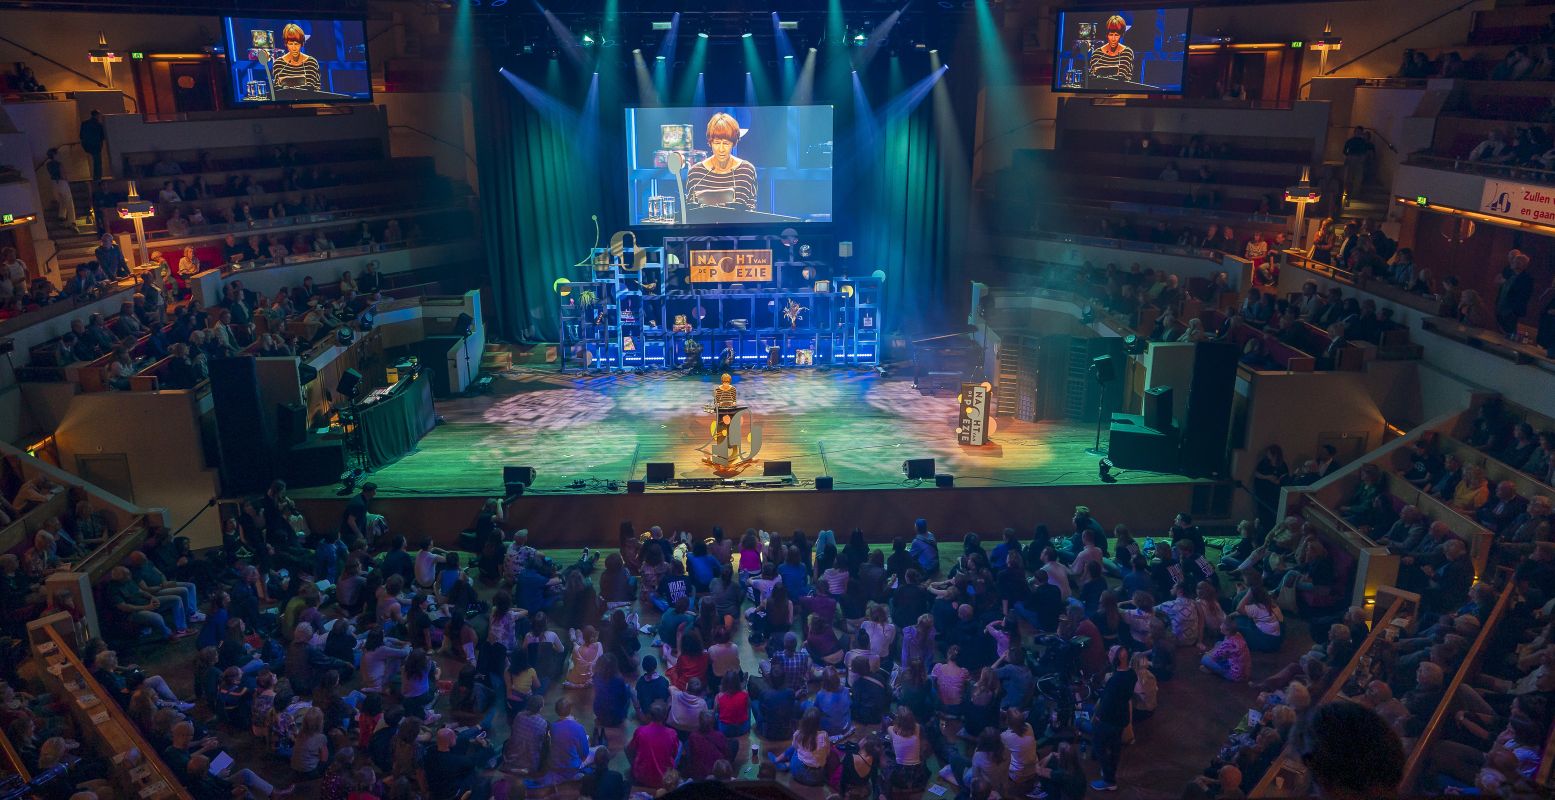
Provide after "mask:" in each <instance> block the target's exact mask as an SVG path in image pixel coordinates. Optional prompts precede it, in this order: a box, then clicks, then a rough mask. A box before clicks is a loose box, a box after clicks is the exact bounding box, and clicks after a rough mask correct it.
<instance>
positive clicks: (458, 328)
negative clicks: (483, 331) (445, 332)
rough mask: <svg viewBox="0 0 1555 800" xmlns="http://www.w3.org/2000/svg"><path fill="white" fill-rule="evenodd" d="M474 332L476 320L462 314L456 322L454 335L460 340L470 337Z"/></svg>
mask: <svg viewBox="0 0 1555 800" xmlns="http://www.w3.org/2000/svg"><path fill="white" fill-rule="evenodd" d="M474 330H475V319H474V318H473V317H471V316H470V315H469V314H460V315H459V318H458V319H456V320H454V335H455V336H457V337H459V338H460V339H463V338H464V337H466V336H469V335H470V333H471V332H472V331H474Z"/></svg>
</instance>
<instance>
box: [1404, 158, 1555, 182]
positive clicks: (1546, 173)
mask: <svg viewBox="0 0 1555 800" xmlns="http://www.w3.org/2000/svg"><path fill="white" fill-rule="evenodd" d="M1404 166H1414V167H1429V168H1431V169H1444V170H1450V171H1452V172H1462V173H1467V174H1470V175H1481V176H1484V177H1487V178H1525V179H1531V180H1536V181H1539V182H1542V183H1555V170H1552V169H1539V168H1537V167H1514V166H1509V165H1506V164H1485V163H1482V162H1478V161H1470V160H1468V159H1467V158H1455V157H1453V156H1438V155H1432V154H1430V153H1413V154H1411V155H1410V156H1409V158H1408V159H1406V160H1405V161H1404Z"/></svg>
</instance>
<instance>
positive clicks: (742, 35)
mask: <svg viewBox="0 0 1555 800" xmlns="http://www.w3.org/2000/svg"><path fill="white" fill-rule="evenodd" d="M740 38H741V39H749V38H751V32H750V31H746V32H744V33H742V34H740Z"/></svg>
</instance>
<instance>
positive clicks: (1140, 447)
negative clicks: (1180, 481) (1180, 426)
mask: <svg viewBox="0 0 1555 800" xmlns="http://www.w3.org/2000/svg"><path fill="white" fill-rule="evenodd" d="M1177 449H1178V448H1177V429H1176V428H1172V427H1168V428H1166V429H1165V430H1158V429H1156V428H1152V427H1147V426H1146V425H1145V418H1144V417H1141V416H1138V415H1136V414H1113V415H1112V428H1111V431H1110V433H1109V435H1108V438H1107V458H1109V459H1111V460H1112V465H1113V466H1114V467H1117V468H1118V469H1143V470H1149V471H1150V472H1176V471H1177Z"/></svg>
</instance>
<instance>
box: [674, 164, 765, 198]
mask: <svg viewBox="0 0 1555 800" xmlns="http://www.w3.org/2000/svg"><path fill="white" fill-rule="evenodd" d="M720 189H723V190H730V189H732V190H734V204H735V205H737V206H744V207H746V208H748V209H751V210H752V211H754V210H756V167H754V166H752V165H751V162H749V161H744V160H741V161H740V162H739V164H737V165H736V166H735V168H734V169H731V170H729V171H728V172H725V173H722V174H720V173H717V172H714V171H713V170H712V167H711V166H709V165H708V162H706V161H703V162H702V163H700V164H696V165H693V166H692V167H691V171H690V174H689V175H688V176H687V177H686V193H687V194H688V195H689V196H690V197H691V198H692V202H693V203H694V202H696V196H697V192H705V191H718V190H720ZM699 205H705V204H699Z"/></svg>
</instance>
